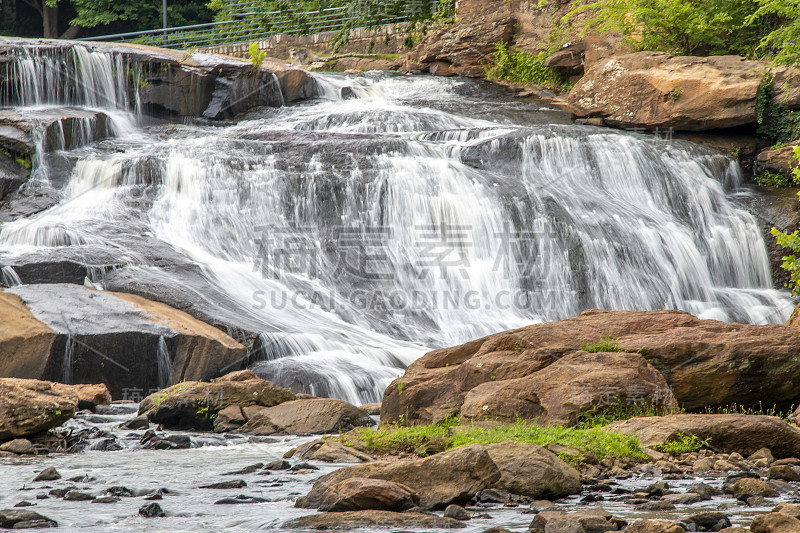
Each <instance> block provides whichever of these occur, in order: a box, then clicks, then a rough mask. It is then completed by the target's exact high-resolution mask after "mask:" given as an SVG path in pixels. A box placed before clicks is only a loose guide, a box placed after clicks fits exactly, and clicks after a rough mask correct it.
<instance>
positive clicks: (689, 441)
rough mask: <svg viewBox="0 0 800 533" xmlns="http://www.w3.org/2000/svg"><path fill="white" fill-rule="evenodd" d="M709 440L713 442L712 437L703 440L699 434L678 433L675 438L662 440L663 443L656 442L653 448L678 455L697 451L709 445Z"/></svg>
mask: <svg viewBox="0 0 800 533" xmlns="http://www.w3.org/2000/svg"><path fill="white" fill-rule="evenodd" d="M709 442H711V437H709V438H707V439H705V440H701V439H700V438H698V437H697V435H687V434H685V433H678V434H677V435H675V438H674V439H672V440H668V441H666V442H662V443H661V444H656V445H655V446H653V449H654V450H658V451H660V452H664V453H668V454H670V455H673V456H676V457H677V456H678V455H682V454H684V453H691V452H696V451H697V450H699V449H700V448H702V447H704V446H708V443H709Z"/></svg>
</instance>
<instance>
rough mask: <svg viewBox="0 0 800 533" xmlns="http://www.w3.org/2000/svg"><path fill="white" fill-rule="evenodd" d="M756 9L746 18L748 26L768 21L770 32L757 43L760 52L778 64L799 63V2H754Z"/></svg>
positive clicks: (786, 0)
mask: <svg viewBox="0 0 800 533" xmlns="http://www.w3.org/2000/svg"><path fill="white" fill-rule="evenodd" d="M754 3H755V4H757V5H758V9H757V10H756V11H755V12H754V13H753V14H752V15H750V17H748V20H747V22H748V23H749V24H756V23H759V22H760V23H761V24H762V25H764V21H768V22H767V24H768V25H769V26H771V27H770V28H769V29H770V30H771V31H770V32H769V33H768V34H767V35H765V36H764V37H763V38H762V39H761V41H760V42H759V45H758V48H759V50H760V51H761V52H763V53H765V54H766V55H768V56H771V57H773V58H774V59H775V61H776V62H778V63H783V64H786V65H793V64H797V63H798V62H800V0H756V1H755V2H754Z"/></svg>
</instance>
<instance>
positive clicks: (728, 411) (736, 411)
mask: <svg viewBox="0 0 800 533" xmlns="http://www.w3.org/2000/svg"><path fill="white" fill-rule="evenodd" d="M794 410H795V406H794V405H791V406H790V407H789V409H788V410H786V411H783V410H781V409H778V406H777V405H772V406H771V407H767V406H764V405H763V404H762V403H761V402H758V407H747V406H744V405H739V404H736V403H732V404H730V405H726V406H725V407H716V408H712V407H706V408H705V414H707V415H765V416H777V417H778V418H782V419H784V420H786V421H787V422H790V423H791V420H790V419H789V417H790V416H791V415H792V413H794Z"/></svg>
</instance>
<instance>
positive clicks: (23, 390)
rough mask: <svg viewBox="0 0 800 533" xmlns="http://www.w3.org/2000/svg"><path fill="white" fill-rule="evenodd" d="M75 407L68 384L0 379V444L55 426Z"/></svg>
mask: <svg viewBox="0 0 800 533" xmlns="http://www.w3.org/2000/svg"><path fill="white" fill-rule="evenodd" d="M77 408H78V395H77V394H76V393H75V391H74V390H73V389H72V388H71V387H69V386H68V385H61V384H59V383H50V382H48V381H39V380H36V379H16V378H0V441H3V440H7V439H12V438H15V437H21V436H25V435H36V434H38V433H41V432H43V431H47V430H48V429H50V428H53V427H56V426H59V425H61V424H63V423H64V422H66V421H67V420H69V419H70V418H72V415H73V414H75V410H76V409H77Z"/></svg>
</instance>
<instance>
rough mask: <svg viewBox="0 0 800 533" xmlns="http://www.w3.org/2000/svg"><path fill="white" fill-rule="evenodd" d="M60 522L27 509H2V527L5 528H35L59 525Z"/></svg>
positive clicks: (0, 518) (0, 515) (0, 520)
mask: <svg viewBox="0 0 800 533" xmlns="http://www.w3.org/2000/svg"><path fill="white" fill-rule="evenodd" d="M57 526H58V522H56V521H55V520H50V519H49V518H47V517H46V516H42V515H40V514H39V513H37V512H34V511H30V510H26V509H2V510H0V527H1V528H5V529H35V528H46V527H57Z"/></svg>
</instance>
